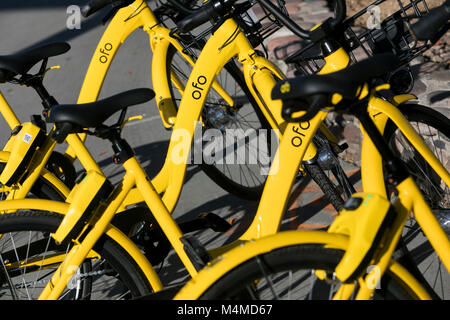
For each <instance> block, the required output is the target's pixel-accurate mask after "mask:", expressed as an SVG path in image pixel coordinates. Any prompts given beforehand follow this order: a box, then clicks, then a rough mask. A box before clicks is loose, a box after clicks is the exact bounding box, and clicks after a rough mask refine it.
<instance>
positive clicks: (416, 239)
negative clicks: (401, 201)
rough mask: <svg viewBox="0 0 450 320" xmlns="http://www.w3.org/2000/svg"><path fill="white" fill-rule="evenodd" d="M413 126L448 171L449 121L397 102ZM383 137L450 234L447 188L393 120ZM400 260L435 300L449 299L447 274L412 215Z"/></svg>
mask: <svg viewBox="0 0 450 320" xmlns="http://www.w3.org/2000/svg"><path fill="white" fill-rule="evenodd" d="M400 109H401V111H402V113H403V114H404V115H405V117H406V118H407V119H408V121H409V122H410V124H411V125H412V127H413V128H414V129H415V130H416V131H417V132H418V133H419V135H420V136H421V137H422V138H423V139H424V141H425V142H426V143H427V145H428V146H429V148H430V150H431V151H433V153H434V154H435V156H436V157H437V158H438V159H439V161H440V162H441V163H442V164H443V165H444V167H445V168H446V169H447V171H449V172H450V120H449V119H447V118H446V117H445V116H444V115H443V114H441V113H439V112H438V111H436V110H434V109H431V108H428V107H426V106H422V105H417V104H404V105H400ZM384 134H385V137H386V139H387V141H388V142H389V145H390V147H391V149H392V150H393V151H394V152H395V153H396V154H397V155H398V156H399V157H400V159H402V160H403V162H404V163H405V164H406V166H407V167H408V170H409V172H410V173H411V175H412V177H413V178H414V180H415V182H416V183H417V185H418V187H419V188H420V190H421V191H422V194H423V195H424V197H425V200H426V201H427V203H428V205H429V206H430V207H431V209H432V210H433V212H434V213H435V215H436V217H437V218H438V220H439V222H440V223H441V226H442V227H443V228H444V230H445V231H446V232H447V234H448V235H449V236H450V189H449V186H447V185H446V184H445V183H444V181H443V180H442V179H441V178H440V177H439V175H438V174H437V173H436V172H435V171H434V170H433V169H432V168H431V166H430V165H429V164H428V163H427V162H426V161H425V159H424V158H423V157H422V156H421V155H420V153H419V152H417V150H416V149H415V148H414V147H413V146H412V145H411V144H410V143H409V141H408V140H407V139H406V138H405V137H404V136H403V134H402V133H401V132H400V130H398V128H397V127H396V126H395V125H394V123H393V122H392V121H389V122H388V123H387V124H386V129H385V133H384ZM397 253H398V254H400V255H402V260H403V261H402V263H404V264H405V265H406V264H407V265H408V268H409V269H410V271H411V272H412V273H413V274H414V276H415V277H416V278H417V279H419V280H421V283H422V285H423V286H424V287H425V288H426V289H428V291H429V293H430V295H432V297H433V298H435V299H449V298H450V275H449V272H448V270H446V268H445V267H444V265H443V264H442V262H441V260H440V259H439V257H438V256H437V254H436V253H435V251H434V250H433V248H432V247H431V245H430V243H429V242H428V240H427V238H426V237H425V236H424V235H423V232H422V231H421V228H420V226H419V225H418V224H417V222H416V220H415V219H414V217H411V218H410V219H409V220H408V222H407V224H406V225H405V229H404V231H403V234H402V238H401V248H400V250H399V251H398V252H397Z"/></svg>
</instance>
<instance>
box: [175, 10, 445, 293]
mask: <svg viewBox="0 0 450 320" xmlns="http://www.w3.org/2000/svg"><path fill="white" fill-rule="evenodd" d="M449 17H450V10H449V2H448V1H447V2H446V3H445V4H443V5H442V6H441V7H439V8H437V9H434V10H432V11H430V14H429V15H426V16H425V17H424V18H422V19H420V20H419V22H418V23H417V24H415V25H413V26H412V29H413V31H414V33H415V35H416V37H417V38H418V39H427V38H429V37H430V34H431V35H434V33H433V32H431V33H428V30H432V31H434V32H436V31H439V30H440V29H441V28H442V27H443V25H445V24H446V23H447V21H448V19H449ZM424 26H426V27H425V28H424ZM424 31H426V32H424ZM398 63H399V60H398V59H396V58H395V57H394V56H392V55H391V54H384V55H378V56H375V57H374V58H371V59H368V60H365V61H362V62H360V63H357V64H356V65H354V66H351V67H349V68H347V69H345V70H343V71H340V72H337V73H333V74H329V75H313V76H305V77H299V78H297V79H292V80H288V81H283V82H281V83H279V84H278V85H277V86H276V87H275V88H274V90H273V92H272V97H273V98H280V99H282V100H283V102H284V110H285V112H284V114H285V116H286V119H287V120H288V121H294V122H299V123H297V124H295V125H296V126H300V127H301V126H302V123H304V122H301V121H314V119H318V118H322V119H324V118H325V117H326V112H329V111H330V110H331V108H332V110H333V111H336V112H341V113H347V114H352V115H354V116H356V117H357V118H358V119H359V120H360V123H361V125H362V127H363V132H364V140H363V144H362V159H361V160H362V161H361V163H362V167H361V171H362V179H363V186H364V193H359V194H355V195H354V196H353V197H352V198H351V199H350V200H349V201H348V202H347V203H346V205H345V207H344V209H343V210H342V211H341V213H340V215H339V216H338V218H337V219H336V220H335V221H334V222H333V224H332V225H331V226H330V228H329V229H328V231H327V232H318V231H302V232H298V231H297V232H295V231H292V232H291V231H290V232H282V233H278V234H276V235H273V236H269V237H265V238H262V239H259V240H256V241H253V242H248V243H246V244H243V245H242V246H241V247H239V248H235V249H233V250H230V251H228V252H226V253H224V254H223V255H221V256H220V257H219V258H217V259H216V260H215V261H213V262H212V263H211V264H210V265H208V266H207V267H206V268H204V269H203V270H202V271H201V272H200V273H199V275H198V276H197V277H196V278H194V279H192V280H191V281H190V282H188V284H187V285H186V286H185V287H184V288H183V289H182V290H181V291H180V292H179V294H177V296H176V297H175V298H176V299H225V298H228V299H242V298H243V299H249V298H250V299H352V298H355V299H370V298H397V299H410V298H413V299H430V298H432V297H433V298H443V299H445V298H448V287H447V285H448V279H449V273H448V271H447V270H449V267H450V256H449V252H450V251H449V249H450V241H449V238H448V230H444V229H443V226H442V225H441V224H440V223H439V221H438V219H437V218H436V216H435V214H434V213H433V211H432V210H431V209H430V207H429V205H428V204H427V201H426V200H425V198H424V197H423V195H422V191H421V190H420V189H419V188H418V187H417V185H416V184H415V182H414V180H413V178H412V176H411V174H410V173H409V170H408V168H407V166H405V164H404V162H403V161H401V160H400V158H399V155H395V154H394V153H393V152H392V151H391V149H390V147H389V145H388V144H387V143H386V141H385V139H384V137H383V135H382V132H383V130H384V127H385V124H386V120H387V119H390V120H392V121H393V122H394V123H395V125H396V126H397V127H398V128H399V130H400V131H401V132H402V133H403V134H404V135H405V137H406V139H407V140H408V141H409V142H410V143H411V144H413V145H415V147H416V148H417V149H421V148H427V147H426V146H425V145H423V144H422V146H421V147H420V144H421V143H420V142H419V140H420V137H419V136H418V135H417V133H416V132H415V131H414V130H413V129H412V128H411V127H410V126H409V125H408V124H407V121H406V119H405V118H404V117H403V116H402V115H401V114H400V112H399V111H398V110H396V108H395V107H393V106H392V105H390V104H389V103H387V102H386V101H384V100H382V99H380V97H379V94H378V92H380V91H383V90H386V89H387V88H389V85H386V84H380V82H377V81H373V80H374V79H377V80H378V78H380V77H382V76H383V72H385V73H386V72H389V71H392V70H394V68H395V66H397V65H398ZM390 69H391V70H390ZM377 96H378V97H377ZM330 105H332V107H330ZM305 111H306V112H305ZM293 125H294V124H293ZM288 145H289V141H288V140H283V141H282V142H281V145H280V149H279V153H280V154H281V153H282V151H283V148H284V147H286V148H287V147H288ZM423 150H424V149H423ZM383 160H384V162H385V168H386V169H387V170H386V171H387V173H388V176H387V182H388V185H391V186H395V188H396V190H397V192H398V193H397V196H396V198H395V200H394V201H393V203H391V202H390V201H389V200H388V199H386V190H385V186H384V184H383V183H381V182H382V181H384V177H383ZM430 165H431V166H432V167H433V168H434V169H435V170H436V171H437V172H439V176H440V177H442V179H443V180H444V181H445V184H446V185H447V186H448V183H449V182H450V180H449V177H450V176H449V173H448V171H446V170H445V168H443V167H442V165H441V164H439V163H434V164H431V163H430ZM269 185H270V184H269ZM411 212H413V216H414V218H415V220H416V221H417V224H418V225H419V226H420V227H421V228H422V232H423V233H424V234H425V236H426V237H427V238H428V240H429V241H430V243H431V246H432V251H434V250H435V252H436V253H437V256H438V257H439V258H440V262H439V265H440V267H441V268H442V269H441V270H438V271H437V272H436V273H435V274H436V278H434V277H433V278H434V281H435V282H436V280H438V278H440V280H441V282H440V283H439V284H438V286H437V287H433V288H432V289H434V290H436V292H430V291H428V290H427V289H428V288H429V285H428V284H427V283H424V282H423V281H422V280H421V279H420V275H419V278H416V277H415V276H416V274H415V273H414V271H413V272H412V273H410V271H409V270H407V269H405V268H404V267H403V266H402V265H401V264H400V263H399V262H398V261H397V260H396V259H398V258H399V257H396V255H395V254H394V252H395V250H396V249H397V245H398V243H399V239H400V237H401V235H402V230H403V228H404V225H405V223H406V222H407V220H409V219H410V218H411ZM446 232H447V233H446ZM419 249H420V248H419ZM422 249H423V248H422ZM422 253H423V254H425V255H427V254H428V248H425V252H422ZM442 265H443V266H445V267H442ZM445 268H446V270H445ZM427 271H428V272H430V270H427ZM433 272H434V270H433Z"/></svg>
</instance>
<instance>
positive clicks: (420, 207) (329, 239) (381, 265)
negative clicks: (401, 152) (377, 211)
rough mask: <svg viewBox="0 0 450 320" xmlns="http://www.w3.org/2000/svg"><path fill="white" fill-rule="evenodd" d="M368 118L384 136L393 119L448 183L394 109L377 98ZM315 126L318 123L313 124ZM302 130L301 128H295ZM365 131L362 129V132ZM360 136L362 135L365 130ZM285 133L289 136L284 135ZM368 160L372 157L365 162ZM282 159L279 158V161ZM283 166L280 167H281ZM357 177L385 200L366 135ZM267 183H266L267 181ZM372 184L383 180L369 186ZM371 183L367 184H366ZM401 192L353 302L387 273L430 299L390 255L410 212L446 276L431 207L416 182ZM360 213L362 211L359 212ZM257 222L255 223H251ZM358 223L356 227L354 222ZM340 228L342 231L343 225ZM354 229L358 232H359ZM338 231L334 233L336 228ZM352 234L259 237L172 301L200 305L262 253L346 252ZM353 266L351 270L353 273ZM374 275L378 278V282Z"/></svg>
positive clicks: (343, 293) (447, 254) (446, 249)
mask: <svg viewBox="0 0 450 320" xmlns="http://www.w3.org/2000/svg"><path fill="white" fill-rule="evenodd" d="M368 110H369V113H371V115H372V118H373V119H374V121H375V123H376V124H377V127H378V129H379V130H380V132H382V131H383V130H384V125H385V123H386V121H387V119H391V120H392V121H393V122H394V123H395V124H396V125H397V126H398V128H399V130H401V131H402V133H403V134H404V135H405V136H406V137H407V139H408V140H409V141H410V143H412V144H413V145H414V146H415V147H416V148H418V150H420V152H421V154H422V155H423V156H424V158H426V159H427V161H428V163H429V164H430V165H431V166H432V167H433V169H434V170H436V172H438V173H439V175H440V176H441V177H442V179H443V180H444V181H445V183H446V184H447V185H448V183H449V181H450V180H449V177H450V175H449V173H448V172H447V170H446V169H445V168H444V167H443V166H442V164H440V162H439V161H438V160H437V159H436V158H435V157H434V155H433V154H432V153H431V151H430V150H429V149H428V147H427V146H426V145H425V144H424V142H423V140H422V139H421V138H420V137H419V136H418V135H417V133H416V132H415V131H414V129H413V128H412V127H411V126H410V125H409V123H408V121H407V120H406V119H405V118H404V116H403V115H402V114H401V113H400V112H399V111H398V109H396V108H395V106H393V105H392V104H390V103H388V102H386V101H384V100H381V99H379V98H376V97H373V96H372V97H371V99H370V100H369V106H368ZM325 117H326V114H325V113H324V112H323V111H321V112H319V113H318V114H317V115H316V117H315V118H314V119H313V120H312V121H311V122H314V120H318V119H321V120H319V122H320V121H322V120H323V119H324V118H325ZM314 123H316V122H314ZM299 125H300V126H301V124H299ZM362 130H363V128H362ZM363 131H364V130H363ZM287 132H288V131H287ZM288 143H289V141H288V135H287V134H286V135H284V136H283V140H282V141H281V144H280V148H279V152H280V154H281V153H282V152H283V151H284V149H283V148H284V146H286V145H288ZM369 155H370V157H369ZM280 157H281V155H280ZM283 164H284V162H283ZM361 174H362V177H363V189H364V192H365V193H367V194H370V193H378V194H380V195H381V196H383V197H386V189H385V185H384V177H383V167H382V159H381V155H380V154H379V153H378V150H377V149H376V147H375V145H374V144H373V142H372V140H371V139H370V137H369V136H367V134H365V135H364V138H363V142H362V158H361ZM269 179H270V177H269ZM372 179H381V181H380V180H372ZM369 182H370V183H369ZM270 187H271V184H270V182H269V180H268V183H267V186H266V189H267V190H269V188H270ZM266 189H265V190H264V193H263V199H262V200H261V204H260V207H261V205H262V203H263V202H264V195H265V194H268V192H267V193H266ZM397 190H398V191H399V195H398V199H397V200H396V202H395V203H394V207H395V209H396V212H397V214H398V215H397V217H396V218H395V222H394V223H393V225H392V227H391V228H390V230H389V231H387V232H386V233H385V235H384V237H383V238H384V240H383V245H381V246H380V248H382V249H381V252H379V253H378V254H377V256H376V257H374V258H373V260H372V262H371V263H370V264H371V265H372V266H374V268H372V269H371V271H370V272H369V273H368V274H367V275H366V276H365V277H364V278H359V279H358V284H359V287H360V289H359V290H358V292H357V294H356V297H355V298H356V299H359V300H367V299H369V298H370V297H371V296H372V294H373V292H374V290H375V286H369V285H368V283H367V281H366V280H367V279H374V277H375V279H378V280H379V279H380V278H381V276H380V275H382V274H384V273H385V272H389V273H390V274H391V275H392V276H394V277H396V278H397V279H399V280H400V282H402V283H404V284H406V285H407V287H408V288H409V289H411V290H412V292H413V293H414V294H415V295H416V297H417V298H419V299H427V300H428V299H431V298H430V296H429V295H428V293H427V292H426V290H425V289H424V288H423V287H422V286H421V285H420V283H419V282H418V281H417V280H416V279H415V278H414V277H413V276H412V275H411V274H410V273H409V271H407V270H406V269H405V268H403V267H402V266H401V265H400V264H398V263H397V262H396V261H395V260H393V259H392V254H393V252H394V250H395V248H396V246H397V243H398V241H399V239H400V236H401V232H402V229H403V226H404V224H405V222H406V220H407V219H408V217H409V215H410V212H411V211H413V212H414V216H415V219H416V221H417V222H418V224H419V225H420V226H421V228H422V230H423V231H424V233H425V235H426V237H427V238H428V240H429V241H430V243H431V245H432V246H433V248H434V249H435V251H436V253H437V254H438V256H439V257H440V258H441V260H442V261H443V264H444V265H445V267H446V268H447V270H450V241H449V239H448V237H447V235H446V233H445V232H444V230H443V229H442V227H441V226H440V224H439V222H438V221H437V219H436V217H435V216H434V214H433V212H432V211H431V209H430V207H429V206H428V205H427V203H426V202H425V199H424V198H423V195H422V193H421V191H420V190H419V188H418V187H417V185H416V184H415V182H414V180H413V179H412V178H411V177H409V178H407V179H406V180H404V181H403V182H401V183H400V184H399V185H398V186H397ZM358 210H361V211H363V210H364V208H361V209H358ZM361 214H362V213H361V212H355V213H354V215H353V216H354V220H356V221H358V218H359V217H360V216H361ZM255 220H256V219H255ZM355 223H357V222H355ZM336 224H339V227H340V228H339V227H338V228H337V229H339V230H348V229H350V230H351V227H348V228H347V227H346V225H345V224H344V222H341V221H339V220H336V221H335V223H333V224H332V226H331V227H330V229H332V228H333V227H335V226H336ZM341 224H342V225H341ZM357 228H358V227H357ZM335 229H336V228H335ZM351 236H352V235H351V234H345V233H344V234H338V233H328V232H323V231H287V232H281V233H277V234H274V235H271V236H268V237H262V238H260V239H259V240H257V241H254V242H253V241H252V242H247V243H245V244H243V245H241V246H238V247H235V248H232V249H230V250H229V251H227V252H222V254H221V256H220V258H218V259H216V260H215V261H213V262H212V263H211V265H210V266H209V267H207V268H204V269H202V270H201V271H200V272H199V274H198V275H197V276H196V277H195V278H194V279H193V280H192V281H189V282H188V283H187V284H186V285H185V286H184V287H183V288H182V289H181V290H180V292H179V293H178V294H177V295H176V296H175V299H177V300H178V299H179V300H190V299H198V298H199V297H200V296H201V294H202V293H203V292H205V290H206V289H207V288H209V287H210V286H211V285H212V284H213V283H214V282H216V281H217V280H219V279H220V278H221V277H222V276H224V275H225V274H226V273H227V272H229V271H231V270H232V269H233V268H236V267H237V266H238V265H239V264H241V263H242V262H243V261H247V260H248V259H251V258H252V257H256V256H259V255H262V254H264V253H267V252H270V251H271V250H274V249H277V248H282V247H286V246H291V245H296V244H312V243H314V244H323V245H325V246H326V247H330V248H335V249H340V250H346V249H347V247H348V241H349V238H350V237H351ZM356 266H357V265H352V267H354V268H355V267H356ZM376 274H378V275H379V277H378V278H376ZM354 289H355V285H354V284H344V285H343V286H341V288H340V289H339V290H338V291H337V292H336V294H335V295H334V299H348V298H350V296H351V295H352V294H353V293H354Z"/></svg>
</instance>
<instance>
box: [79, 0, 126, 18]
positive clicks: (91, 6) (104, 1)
mask: <svg viewBox="0 0 450 320" xmlns="http://www.w3.org/2000/svg"><path fill="white" fill-rule="evenodd" d="M118 1H120V0H90V1H89V3H88V4H86V5H84V6H83V7H82V8H81V14H82V15H83V17H85V18H87V17H89V16H90V15H92V14H93V13H95V12H97V11H99V10H101V9H103V8H104V7H106V6H107V5H109V4H112V3H114V2H118Z"/></svg>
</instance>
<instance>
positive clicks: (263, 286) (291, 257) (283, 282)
mask: <svg viewBox="0 0 450 320" xmlns="http://www.w3.org/2000/svg"><path fill="white" fill-rule="evenodd" d="M343 254H344V252H343V251H341V250H336V249H330V248H325V247H323V246H322V245H313V244H307V245H294V246H289V247H283V248H279V249H275V250H273V251H270V252H268V253H265V254H262V255H259V256H257V257H254V258H252V259H249V260H247V261H246V262H244V263H242V264H241V265H239V266H237V267H236V268H234V269H233V270H231V271H230V272H228V273H227V274H226V275H224V276H223V277H222V278H221V279H219V280H218V281H216V282H215V283H214V284H213V285H212V286H211V287H209V288H208V289H207V290H206V291H205V292H204V293H203V294H202V295H201V297H200V299H205V300H214V299H219V300H222V299H256V300H269V299H272V298H275V299H289V300H291V299H292V300H299V299H300V300H303V299H307V300H309V299H311V300H327V299H329V298H330V292H331V293H333V292H335V289H336V288H337V285H338V284H339V283H338V281H337V279H330V278H328V277H327V279H324V280H320V279H319V278H317V277H316V276H315V273H314V272H313V270H324V271H326V272H327V274H329V275H332V274H333V271H334V270H335V268H336V266H337V264H338V263H339V261H340V260H341V258H342V256H343ZM302 271H304V272H302ZM286 272H287V273H288V274H287V275H286V276H287V277H286V276H283V274H284V273H286ZM294 277H295V279H294ZM330 282H332V283H334V285H333V286H331V285H330ZM404 286H405V285H404V284H402V283H400V282H397V281H395V279H394V278H393V277H391V276H390V275H389V274H385V275H384V276H383V278H382V280H381V285H380V287H379V288H377V289H376V290H375V294H374V299H389V300H390V299H394V300H398V299H399V300H407V299H412V298H414V297H412V296H411V295H409V294H408V291H407V290H406V288H404ZM294 294H295V295H296V296H295V297H294V296H293V295H294ZM331 295H332V294H331Z"/></svg>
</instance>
